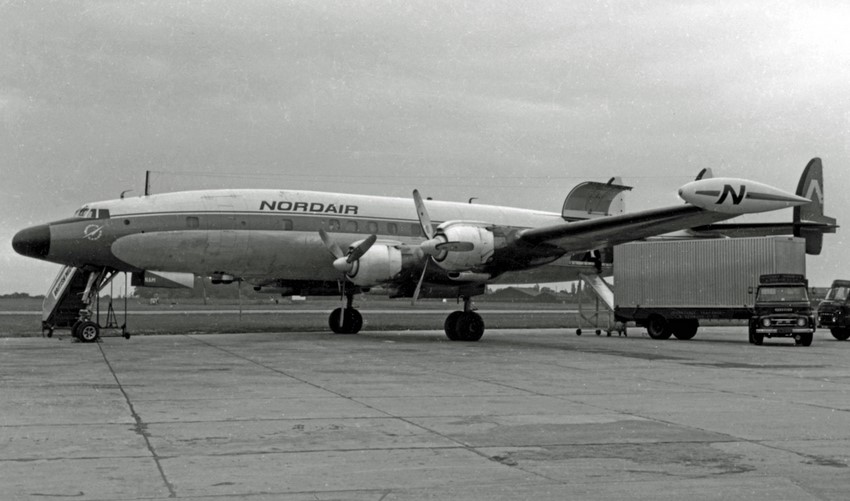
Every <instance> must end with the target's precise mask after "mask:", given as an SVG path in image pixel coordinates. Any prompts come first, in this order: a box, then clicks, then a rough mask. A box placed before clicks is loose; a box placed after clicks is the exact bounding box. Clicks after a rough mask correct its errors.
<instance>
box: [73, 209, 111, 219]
mask: <svg viewBox="0 0 850 501" xmlns="http://www.w3.org/2000/svg"><path fill="white" fill-rule="evenodd" d="M74 216H75V217H82V218H86V219H109V209H89V208H88V207H83V208H82V209H80V210H78V211H77V212H75V213H74Z"/></svg>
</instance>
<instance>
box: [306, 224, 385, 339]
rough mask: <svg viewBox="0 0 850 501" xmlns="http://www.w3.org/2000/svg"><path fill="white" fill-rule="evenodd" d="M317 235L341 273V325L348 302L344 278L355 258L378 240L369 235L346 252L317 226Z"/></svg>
mask: <svg viewBox="0 0 850 501" xmlns="http://www.w3.org/2000/svg"><path fill="white" fill-rule="evenodd" d="M319 236H320V237H321V238H322V242H323V243H324V244H325V247H326V248H327V249H328V252H330V253H331V255H333V257H335V258H336V259H334V262H333V266H334V268H336V269H337V271H339V272H340V273H342V280H340V282H339V284H340V297H341V298H342V307H341V310H342V314H340V316H339V325H340V327H342V324H343V322H344V319H345V310H346V308H348V304H347V301H346V296H345V279H346V278H347V277H348V274H349V273H350V272H351V271H352V270H353V269H354V267H355V265H356V263H357V260H358V259H360V258H361V257H363V254H366V253H367V252H368V251H369V249H370V248H372V245H374V243H375V241H376V240H378V236H377V235H369V236H368V237H366V238H365V239H364V240H363V241H362V242H360V243H359V244H357V246H355V247H351V248H350V249H349V250H348V254H346V253H344V252H343V251H342V249H341V248H340V246H339V244H337V243H336V242H335V241H334V240H333V239H332V238H331V237H330V235H328V234H327V232H325V230H323V229H321V228H319Z"/></svg>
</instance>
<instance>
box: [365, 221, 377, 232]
mask: <svg viewBox="0 0 850 501" xmlns="http://www.w3.org/2000/svg"><path fill="white" fill-rule="evenodd" d="M367 227H368V229H369V233H371V234H372V235H374V234H376V233H378V223H376V222H375V221H369V224H367Z"/></svg>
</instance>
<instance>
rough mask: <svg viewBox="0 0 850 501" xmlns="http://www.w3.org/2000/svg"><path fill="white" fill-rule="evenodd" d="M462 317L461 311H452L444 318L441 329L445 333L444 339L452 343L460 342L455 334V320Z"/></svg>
mask: <svg viewBox="0 0 850 501" xmlns="http://www.w3.org/2000/svg"><path fill="white" fill-rule="evenodd" d="M461 315H463V312H462V311H453V312H451V313H449V316H448V317H446V321H445V323H444V324H443V329H444V330H445V331H446V337H447V338H449V339H451V340H452V341H460V336H458V333H457V319H458V318H460V317H461Z"/></svg>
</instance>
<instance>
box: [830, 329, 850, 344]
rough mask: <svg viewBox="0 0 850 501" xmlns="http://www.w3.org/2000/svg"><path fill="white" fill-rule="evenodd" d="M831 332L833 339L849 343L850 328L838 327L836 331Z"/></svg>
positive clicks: (831, 330)
mask: <svg viewBox="0 0 850 501" xmlns="http://www.w3.org/2000/svg"><path fill="white" fill-rule="evenodd" d="M829 332H831V333H832V337H834V338H835V339H837V340H839V341H847V340H848V339H850V327H844V328H838V327H836V328H834V329H829Z"/></svg>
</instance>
